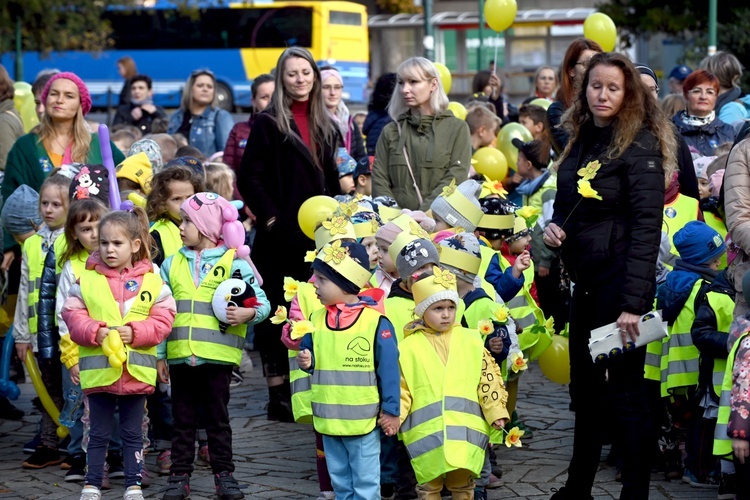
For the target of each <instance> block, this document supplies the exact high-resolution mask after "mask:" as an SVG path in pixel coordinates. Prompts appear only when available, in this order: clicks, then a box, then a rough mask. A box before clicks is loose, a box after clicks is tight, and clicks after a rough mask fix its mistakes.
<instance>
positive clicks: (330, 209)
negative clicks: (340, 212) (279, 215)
mask: <svg viewBox="0 0 750 500" xmlns="http://www.w3.org/2000/svg"><path fill="white" fill-rule="evenodd" d="M337 208H339V202H338V201H336V200H334V199H333V198H331V197H330V196H324V195H318V196H313V197H312V198H308V199H307V200H305V202H304V203H302V205H300V207H299V212H297V222H298V223H299V227H300V229H302V232H303V233H305V236H307V237H308V238H310V239H311V240H314V239H315V228H316V227H317V226H318V224H320V223H321V222H323V221H324V220H326V219H328V218H329V217H331V215H333V213H334V212H335V211H336V209H337Z"/></svg>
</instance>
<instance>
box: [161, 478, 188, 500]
mask: <svg viewBox="0 0 750 500" xmlns="http://www.w3.org/2000/svg"><path fill="white" fill-rule="evenodd" d="M189 496H190V476H188V475H187V474H180V475H177V474H173V475H171V476H169V479H168V480H167V489H166V491H165V492H164V496H163V497H161V500H185V499H186V498H187V497H189Z"/></svg>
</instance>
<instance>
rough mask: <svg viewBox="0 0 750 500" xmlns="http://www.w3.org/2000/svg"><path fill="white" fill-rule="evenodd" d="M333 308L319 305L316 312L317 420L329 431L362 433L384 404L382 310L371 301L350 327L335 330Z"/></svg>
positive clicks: (314, 380)
mask: <svg viewBox="0 0 750 500" xmlns="http://www.w3.org/2000/svg"><path fill="white" fill-rule="evenodd" d="M327 314H328V311H326V309H318V310H317V311H315V312H314V313H313V314H312V316H311V317H310V321H312V323H313V324H314V325H315V328H316V329H315V331H314V332H313V333H312V339H313V345H314V346H315V367H314V369H313V373H312V378H311V380H312V411H313V425H314V426H315V430H316V431H318V432H319V433H321V434H325V435H328V436H361V435H363V434H367V433H369V432H371V431H372V430H373V429H374V428H375V423H376V419H377V417H378V411H379V409H380V393H379V392H378V382H377V376H376V375H375V342H376V340H375V333H376V331H377V326H378V323H379V322H380V318H382V315H381V314H380V313H379V312H377V311H376V310H374V309H370V308H369V307H365V308H363V309H362V311H361V313H360V315H359V317H358V318H357V320H356V321H355V322H354V323H353V324H352V325H351V326H350V327H349V328H345V329H340V330H332V329H329V328H328V324H327V318H326V315H327Z"/></svg>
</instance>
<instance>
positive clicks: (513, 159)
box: [497, 122, 534, 170]
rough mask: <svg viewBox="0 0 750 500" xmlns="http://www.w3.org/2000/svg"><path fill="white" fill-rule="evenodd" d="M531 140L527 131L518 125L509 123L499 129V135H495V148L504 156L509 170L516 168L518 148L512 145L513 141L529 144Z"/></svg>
mask: <svg viewBox="0 0 750 500" xmlns="http://www.w3.org/2000/svg"><path fill="white" fill-rule="evenodd" d="M533 138H534V137H533V136H532V135H531V132H529V129H527V128H526V127H524V126H523V125H521V124H520V123H515V122H513V123H509V124H507V125H505V126H504V127H503V128H501V129H500V133H499V134H497V148H498V149H499V150H500V151H502V152H503V154H504V155H505V159H506V160H508V166H509V167H510V168H512V169H513V170H516V169H517V168H518V167H517V165H518V148H516V147H515V146H514V145H513V139H521V140H522V141H523V142H529V141H531V140H532V139H533Z"/></svg>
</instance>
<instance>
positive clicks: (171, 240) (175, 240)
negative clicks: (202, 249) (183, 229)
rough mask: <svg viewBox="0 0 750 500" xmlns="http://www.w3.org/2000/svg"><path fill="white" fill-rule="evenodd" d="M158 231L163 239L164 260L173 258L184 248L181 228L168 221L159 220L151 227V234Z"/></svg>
mask: <svg viewBox="0 0 750 500" xmlns="http://www.w3.org/2000/svg"><path fill="white" fill-rule="evenodd" d="M154 231H156V232H157V233H159V237H160V238H161V247H162V249H163V250H164V255H162V257H163V258H165V259H166V258H167V257H171V256H172V255H174V254H176V253H177V252H178V251H179V250H180V248H182V238H180V228H179V227H178V226H177V224H175V223H174V222H172V221H171V220H168V219H159V220H158V221H156V222H154V225H153V226H151V232H154Z"/></svg>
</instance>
